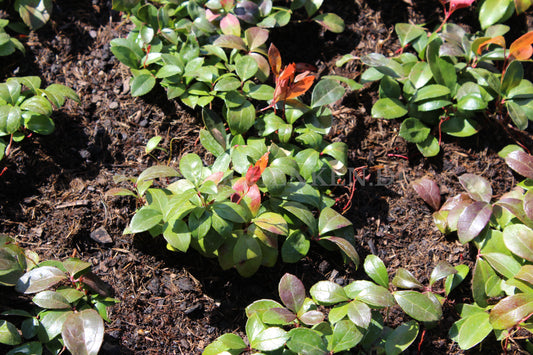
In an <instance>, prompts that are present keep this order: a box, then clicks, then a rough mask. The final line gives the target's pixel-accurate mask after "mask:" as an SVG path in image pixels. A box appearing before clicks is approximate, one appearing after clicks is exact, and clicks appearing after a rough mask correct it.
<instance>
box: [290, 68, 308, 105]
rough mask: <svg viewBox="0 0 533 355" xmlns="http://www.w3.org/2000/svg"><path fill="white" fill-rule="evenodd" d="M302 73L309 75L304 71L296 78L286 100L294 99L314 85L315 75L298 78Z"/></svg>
mask: <svg viewBox="0 0 533 355" xmlns="http://www.w3.org/2000/svg"><path fill="white" fill-rule="evenodd" d="M301 75H307V72H305V73H302V74H300V75H298V76H297V77H296V80H295V82H294V84H293V85H292V86H291V87H290V90H289V94H288V95H287V97H286V98H285V100H289V99H294V98H295V97H298V96H300V95H303V94H304V93H305V92H306V91H307V90H309V88H310V87H311V86H312V85H313V81H314V80H315V77H314V76H312V75H309V76H304V77H302V78H300V79H298V77H300V76H301Z"/></svg>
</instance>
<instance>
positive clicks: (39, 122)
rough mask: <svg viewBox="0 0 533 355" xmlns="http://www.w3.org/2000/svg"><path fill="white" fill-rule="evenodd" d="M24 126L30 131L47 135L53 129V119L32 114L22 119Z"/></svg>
mask: <svg viewBox="0 0 533 355" xmlns="http://www.w3.org/2000/svg"><path fill="white" fill-rule="evenodd" d="M24 121H25V122H24V126H26V128H27V129H29V130H30V131H32V132H35V133H38V134H43V135H48V134H52V132H54V130H55V127H56V126H55V124H54V121H52V119H51V118H50V117H48V116H45V115H38V114H35V115H34V114H32V115H30V116H29V117H27V118H25V119H24Z"/></svg>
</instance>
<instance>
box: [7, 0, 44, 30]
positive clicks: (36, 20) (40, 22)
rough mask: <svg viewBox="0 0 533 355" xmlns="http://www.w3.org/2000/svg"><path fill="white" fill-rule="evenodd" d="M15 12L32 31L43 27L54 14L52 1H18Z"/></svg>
mask: <svg viewBox="0 0 533 355" xmlns="http://www.w3.org/2000/svg"><path fill="white" fill-rule="evenodd" d="M14 8H15V10H16V11H17V12H18V13H19V15H20V18H21V19H22V21H24V23H25V24H26V26H28V27H29V28H30V29H31V30H37V29H39V28H41V27H43V26H44V25H45V24H46V23H47V22H48V20H50V15H51V14H52V9H53V4H52V0H16V1H15V4H14Z"/></svg>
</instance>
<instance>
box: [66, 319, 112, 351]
mask: <svg viewBox="0 0 533 355" xmlns="http://www.w3.org/2000/svg"><path fill="white" fill-rule="evenodd" d="M61 337H62V338H63V341H64V342H65V345H66V347H67V349H69V351H70V352H71V353H73V354H87V355H96V354H98V351H99V350H100V346H101V345H102V343H103V341H104V321H103V319H102V318H101V317H100V315H99V314H98V312H96V311H95V310H94V309H85V310H83V311H81V312H76V313H71V314H69V316H68V317H67V318H66V320H65V322H64V323H63V328H62V331H61Z"/></svg>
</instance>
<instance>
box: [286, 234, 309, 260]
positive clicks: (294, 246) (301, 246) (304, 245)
mask: <svg viewBox="0 0 533 355" xmlns="http://www.w3.org/2000/svg"><path fill="white" fill-rule="evenodd" d="M310 246H311V242H310V241H309V239H307V238H306V236H305V234H304V233H302V231H300V230H296V231H293V232H292V233H291V234H290V235H289V237H288V238H287V239H285V242H283V245H282V246H281V258H282V260H283V262H285V263H295V262H297V261H299V260H300V259H302V258H303V257H304V256H306V255H307V252H308V251H309V248H310Z"/></svg>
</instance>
